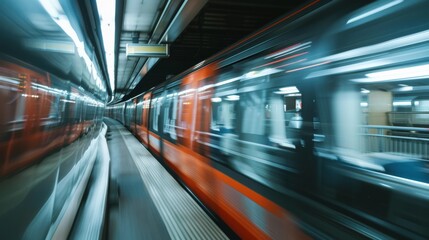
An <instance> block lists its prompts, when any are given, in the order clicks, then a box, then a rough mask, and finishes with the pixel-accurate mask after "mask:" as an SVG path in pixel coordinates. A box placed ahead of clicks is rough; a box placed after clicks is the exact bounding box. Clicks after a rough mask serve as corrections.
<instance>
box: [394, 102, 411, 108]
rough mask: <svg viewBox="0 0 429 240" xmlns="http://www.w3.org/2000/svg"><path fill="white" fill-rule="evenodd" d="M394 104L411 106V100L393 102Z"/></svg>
mask: <svg viewBox="0 0 429 240" xmlns="http://www.w3.org/2000/svg"><path fill="white" fill-rule="evenodd" d="M393 106H395V107H396V106H411V102H410V101H402V102H393Z"/></svg>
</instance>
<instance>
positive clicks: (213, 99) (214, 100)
mask: <svg viewBox="0 0 429 240" xmlns="http://www.w3.org/2000/svg"><path fill="white" fill-rule="evenodd" d="M212 102H222V98H220V97H214V98H212Z"/></svg>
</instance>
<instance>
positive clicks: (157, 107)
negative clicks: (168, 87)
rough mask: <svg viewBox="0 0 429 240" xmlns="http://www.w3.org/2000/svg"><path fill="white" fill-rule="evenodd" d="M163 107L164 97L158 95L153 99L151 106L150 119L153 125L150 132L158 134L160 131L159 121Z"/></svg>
mask: <svg viewBox="0 0 429 240" xmlns="http://www.w3.org/2000/svg"><path fill="white" fill-rule="evenodd" d="M161 105H162V96H161V94H156V95H154V96H153V98H152V103H151V106H150V119H151V121H150V122H151V125H150V130H151V131H154V132H156V133H158V131H159V130H160V127H159V124H161V122H160V121H159V120H160V119H159V117H160V113H161Z"/></svg>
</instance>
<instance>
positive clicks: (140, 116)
mask: <svg viewBox="0 0 429 240" xmlns="http://www.w3.org/2000/svg"><path fill="white" fill-rule="evenodd" d="M136 108H137V111H136V124H137V125H139V126H140V125H142V123H143V98H142V97H140V98H138V101H137V105H136Z"/></svg>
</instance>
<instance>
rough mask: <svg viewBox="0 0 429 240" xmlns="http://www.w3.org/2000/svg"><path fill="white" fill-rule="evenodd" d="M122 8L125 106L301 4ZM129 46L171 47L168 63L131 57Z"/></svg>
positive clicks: (194, 2) (270, 0)
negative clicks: (129, 100) (152, 45)
mask: <svg viewBox="0 0 429 240" xmlns="http://www.w3.org/2000/svg"><path fill="white" fill-rule="evenodd" d="M118 2H119V3H118V5H117V6H118V7H117V14H118V17H117V24H116V25H117V26H120V27H119V28H117V47H118V48H117V59H116V63H117V64H116V71H115V75H116V84H115V91H114V98H113V100H112V102H111V103H115V102H120V101H122V100H126V99H128V98H130V97H132V96H135V95H137V94H139V93H141V92H142V91H145V90H147V89H149V88H151V87H153V86H155V85H157V84H159V83H161V82H163V81H165V80H166V79H167V78H168V77H170V76H174V75H177V74H179V73H180V72H182V71H184V70H186V69H187V68H190V67H191V66H193V65H195V64H197V63H198V62H200V61H202V60H204V59H206V58H208V57H210V56H211V55H213V54H215V53H216V52H219V51H220V50H222V49H224V48H226V47H227V46H229V45H231V44H233V43H234V42H236V41H238V40H239V39H241V38H243V37H245V36H246V35H248V34H250V33H252V32H253V31H256V30H257V29H258V28H260V27H262V26H263V25H266V24H268V23H269V22H271V21H273V20H274V19H276V18H278V17H280V16H281V15H283V14H285V13H287V12H290V11H292V10H294V9H296V8H297V7H298V6H300V5H301V4H303V3H304V2H303V1H299V0H289V1H287V0H264V1H261V0H245V1H244V0H233V1H231V0H169V1H167V0H122V1H118ZM129 43H151V44H159V43H167V44H169V46H170V56H169V57H168V58H161V59H159V58H144V57H142V58H137V57H127V56H126V52H125V48H126V44H129Z"/></svg>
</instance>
